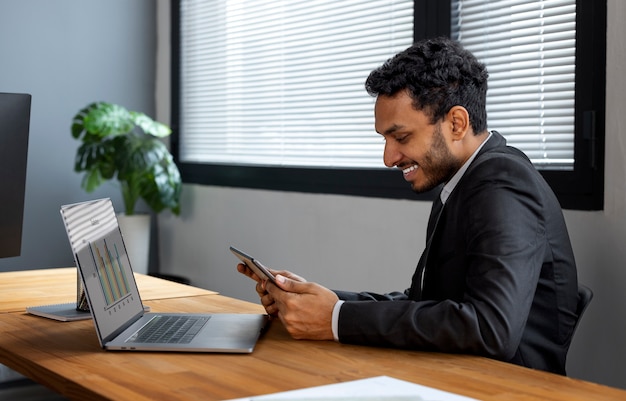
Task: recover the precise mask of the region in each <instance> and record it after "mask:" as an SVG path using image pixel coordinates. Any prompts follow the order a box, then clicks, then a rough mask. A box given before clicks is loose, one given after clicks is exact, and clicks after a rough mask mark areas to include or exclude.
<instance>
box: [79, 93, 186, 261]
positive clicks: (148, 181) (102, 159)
mask: <svg viewBox="0 0 626 401" xmlns="http://www.w3.org/2000/svg"><path fill="white" fill-rule="evenodd" d="M71 130H72V136H73V137H74V138H75V139H78V140H80V141H81V142H82V144H81V145H80V147H79V148H78V150H77V152H76V160H75V164H74V170H75V171H76V172H79V173H80V172H84V173H85V174H84V176H83V179H82V182H81V187H82V188H83V189H84V190H85V191H87V192H92V191H94V190H95V189H96V188H98V187H99V186H100V185H101V184H103V183H104V182H106V181H109V180H117V181H118V182H119V184H120V189H121V192H122V199H123V201H124V213H125V215H126V216H134V215H135V214H136V205H137V202H138V201H139V199H143V201H144V202H145V204H146V205H147V206H148V207H149V208H150V209H152V211H154V212H155V213H159V212H161V211H163V210H165V209H169V210H171V211H172V212H173V213H174V214H176V215H179V214H180V194H181V190H182V180H181V177H180V173H179V171H178V168H177V167H176V164H175V163H174V160H173V157H172V155H171V154H170V152H169V150H168V149H167V147H166V146H165V144H164V143H163V142H162V140H161V138H164V137H167V136H168V135H170V133H171V129H170V128H169V127H168V126H166V125H164V124H162V123H159V122H157V121H154V120H153V119H151V118H150V117H148V116H147V115H145V114H143V113H140V112H136V111H129V110H127V109H126V108H124V107H122V106H120V105H117V104H113V103H107V102H95V103H91V104H89V105H88V106H87V107H85V108H83V109H82V110H80V111H79V112H78V113H77V114H76V115H75V116H74V119H73V123H72V128H71ZM146 217H147V225H148V233H143V239H144V241H146V250H145V265H146V267H145V270H147V259H148V254H149V252H148V249H147V248H148V247H149V224H150V216H146ZM119 220H120V227H121V229H122V233H123V234H124V236H125V240H127V241H126V242H127V245H128V242H131V243H132V242H133V241H131V240H130V239H128V238H127V237H128V236H129V235H128V233H127V232H125V227H124V225H125V224H126V222H122V219H119ZM144 224H146V223H144ZM128 230H130V228H129V229H128ZM143 252H144V251H142V253H141V255H142V256H141V258H142V259H143V258H144V256H143ZM129 257H131V258H133V255H132V253H131V251H130V250H129ZM136 258H137V257H135V258H133V266H135V262H139V261H137V260H135V259H136ZM138 264H143V263H138ZM133 268H134V269H135V270H138V269H137V268H135V267H133ZM141 270H143V268H142V267H139V270H138V271H141Z"/></svg>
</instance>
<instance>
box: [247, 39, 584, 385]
mask: <svg viewBox="0 0 626 401" xmlns="http://www.w3.org/2000/svg"><path fill="white" fill-rule="evenodd" d="M487 77H488V74H487V71H486V69H485V66H484V65H483V64H482V63H480V62H478V61H477V60H476V58H475V57H474V56H473V55H472V54H471V53H469V52H468V51H466V50H465V49H463V48H462V47H461V46H460V45H459V44H458V43H456V42H454V41H452V40H449V39H444V38H439V39H430V40H424V41H421V42H419V43H416V44H414V45H413V46H411V47H410V48H408V49H407V50H405V51H404V52H402V53H399V54H398V55H396V56H395V57H393V58H391V59H390V60H388V61H387V62H386V63H385V64H384V65H383V66H381V67H380V68H378V69H376V70H374V71H373V72H372V73H371V74H370V76H369V77H368V79H367V81H366V89H367V91H368V92H369V93H370V94H371V95H372V96H375V97H376V105H375V120H376V122H375V125H376V131H377V132H378V133H379V134H380V135H382V136H383V138H384V139H385V150H384V156H383V158H384V162H385V165H387V166H388V167H397V168H398V169H400V170H401V171H402V174H403V175H404V178H405V179H406V181H407V182H409V183H410V185H411V187H412V188H413V190H414V191H416V192H424V191H428V190H431V189H434V188H437V187H439V186H441V187H442V189H441V192H439V194H438V196H437V197H436V199H435V201H434V203H433V210H432V212H431V216H430V221H429V224H428V228H427V243H426V247H425V250H424V252H423V254H422V257H421V258H420V261H419V263H418V265H417V268H416V271H415V274H414V275H413V278H412V281H411V286H410V288H408V289H407V290H405V291H403V292H395V293H389V294H374V293H368V292H363V293H352V292H345V291H331V290H329V289H327V288H324V287H322V286H321V285H319V284H316V283H309V282H306V281H305V280H304V279H302V278H301V277H299V276H297V275H295V274H293V273H290V272H287V271H280V272H279V271H275V272H274V273H275V274H276V275H277V279H278V285H273V284H271V283H266V282H264V281H260V280H259V278H258V277H257V276H256V275H254V273H252V272H251V271H249V270H248V269H247V268H246V267H245V266H244V265H239V266H238V270H239V271H240V272H241V273H244V274H246V275H248V276H250V277H252V278H253V279H255V280H257V286H256V289H257V292H258V293H259V296H260V297H261V302H262V304H263V305H264V307H265V309H266V310H267V312H268V313H269V314H271V315H274V316H277V317H278V318H280V320H281V321H282V322H283V324H284V325H285V327H286V328H287V330H288V331H289V333H290V334H291V335H292V336H293V337H294V338H297V339H319V340H332V339H335V340H338V341H341V342H345V343H353V344H363V345H373V346H388V347H398V348H405V349H420V350H430V351H440V352H454V353H467V354H474V355H483V356H487V357H490V358H494V359H499V360H503V361H508V362H511V363H515V364H519V365H522V366H527V367H531V368H536V369H542V370H546V371H551V372H556V373H561V374H564V373H565V359H566V355H567V349H568V347H569V339H570V336H571V334H572V332H573V330H574V325H575V322H576V317H577V316H576V304H577V288H578V284H577V277H576V264H575V261H574V255H573V252H572V248H571V245H570V240H569V236H568V233H567V228H566V225H565V221H564V219H563V214H562V211H561V207H560V205H559V203H558V201H557V199H556V197H555V196H554V194H553V192H552V190H551V189H550V187H549V186H548V185H547V184H546V182H545V181H544V180H543V178H542V177H541V175H540V174H539V173H538V172H537V171H536V170H535V168H534V167H533V165H532V164H531V162H530V161H529V160H528V158H527V157H526V156H525V155H524V154H523V153H522V152H520V151H519V150H517V149H515V148H512V147H508V146H506V141H505V139H504V138H503V137H502V136H501V135H500V134H499V133H497V132H495V131H491V132H489V131H488V130H487V127H486V122H487V116H486V114H487V113H486V108H485V100H486V92H487Z"/></svg>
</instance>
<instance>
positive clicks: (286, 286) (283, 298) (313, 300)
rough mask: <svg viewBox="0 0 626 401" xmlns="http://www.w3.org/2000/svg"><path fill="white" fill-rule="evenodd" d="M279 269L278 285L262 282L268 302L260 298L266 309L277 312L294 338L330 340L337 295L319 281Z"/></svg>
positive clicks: (271, 312)
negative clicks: (287, 274) (305, 279)
mask: <svg viewBox="0 0 626 401" xmlns="http://www.w3.org/2000/svg"><path fill="white" fill-rule="evenodd" d="M281 273H282V272H277V274H275V276H276V282H277V284H278V286H276V285H274V284H272V283H266V285H265V290H266V291H267V295H266V296H265V297H264V298H266V297H267V298H268V299H269V298H271V303H269V302H268V304H267V305H266V302H265V301H264V300H263V298H262V302H263V306H265V309H266V310H267V311H268V313H270V314H271V315H277V316H278V317H279V318H280V320H281V321H282V322H283V325H284V326H285V328H286V329H287V331H288V332H289V334H291V336H292V337H293V338H295V339H298V340H333V332H332V314H333V308H334V307H335V303H336V302H337V301H338V300H339V298H338V297H337V295H336V294H335V293H334V292H332V291H331V290H329V289H327V288H325V287H322V286H321V285H319V284H316V283H307V282H304V281H300V280H298V279H301V278H300V277H298V276H295V275H291V276H286V275H283V274H281ZM294 276H295V277H294Z"/></svg>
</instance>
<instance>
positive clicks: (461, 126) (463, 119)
mask: <svg viewBox="0 0 626 401" xmlns="http://www.w3.org/2000/svg"><path fill="white" fill-rule="evenodd" d="M447 119H448V121H449V122H450V123H451V125H452V139H453V140H457V141H459V140H461V139H463V138H464V137H465V135H466V134H467V133H468V132H469V131H470V130H471V125H470V121H469V113H468V112H467V109H466V108H465V107H463V106H453V107H452V108H451V109H450V110H449V111H448V114H447Z"/></svg>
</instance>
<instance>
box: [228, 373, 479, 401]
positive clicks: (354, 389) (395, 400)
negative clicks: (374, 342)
mask: <svg viewBox="0 0 626 401" xmlns="http://www.w3.org/2000/svg"><path fill="white" fill-rule="evenodd" d="M274 400H299V401H339V400H342V401H343V400H346V401H348V400H364V401H374V400H376V401H409V400H411V401H413V400H415V401H477V400H475V399H474V398H468V397H465V396H462V395H458V394H453V393H449V392H447V391H442V390H437V389H434V388H431V387H426V386H422V385H419V384H415V383H411V382H407V381H404V380H398V379H394V378H392V377H388V376H378V377H372V378H369V379H362V380H354V381H349V382H344V383H336V384H329V385H326V386H319V387H310V388H305V389H301V390H292V391H285V392H282V393H275V394H267V395H260V396H256V397H248V398H239V399H237V400H231V401H274Z"/></svg>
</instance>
